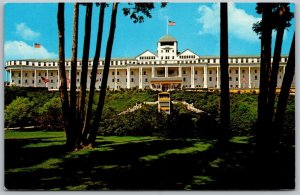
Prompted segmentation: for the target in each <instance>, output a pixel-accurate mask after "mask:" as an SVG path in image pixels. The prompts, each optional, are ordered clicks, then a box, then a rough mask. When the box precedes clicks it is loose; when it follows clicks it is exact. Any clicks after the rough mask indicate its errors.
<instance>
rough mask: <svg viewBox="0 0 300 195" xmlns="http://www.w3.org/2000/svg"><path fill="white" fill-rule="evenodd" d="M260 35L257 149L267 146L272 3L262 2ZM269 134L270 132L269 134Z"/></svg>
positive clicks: (260, 149)
mask: <svg viewBox="0 0 300 195" xmlns="http://www.w3.org/2000/svg"><path fill="white" fill-rule="evenodd" d="M262 4H263V13H262V36H261V62H260V83H259V95H258V120H257V132H256V135H257V136H256V138H257V147H258V148H259V149H258V151H261V152H262V153H264V152H263V151H262V150H263V148H265V147H267V146H269V143H268V140H269V139H268V137H267V136H268V134H269V132H270V127H268V126H267V125H266V124H267V123H266V110H267V97H268V86H269V77H270V65H271V40H272V26H271V19H272V18H271V15H272V4H270V3H262ZM269 135H270V134H269Z"/></svg>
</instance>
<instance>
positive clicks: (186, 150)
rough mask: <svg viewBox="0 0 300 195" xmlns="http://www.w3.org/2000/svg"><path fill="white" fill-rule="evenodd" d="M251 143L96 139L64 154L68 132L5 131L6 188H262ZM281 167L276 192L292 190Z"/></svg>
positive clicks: (287, 157) (242, 139)
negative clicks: (221, 145) (88, 145)
mask: <svg viewBox="0 0 300 195" xmlns="http://www.w3.org/2000/svg"><path fill="white" fill-rule="evenodd" d="M250 140H251V138H249V139H248V137H233V138H232V139H231V142H230V143H229V144H230V145H229V147H228V148H227V149H220V148H219V149H218V148H216V142H215V140H204V139H198V138H193V139H166V138H160V137H151V136H141V137H135V136H123V137H121V136H120V137H119V136H98V137H97V142H96V143H97V144H96V146H97V147H96V148H94V149H83V150H80V151H77V152H71V153H64V143H65V142H64V141H65V135H64V132H46V131H35V132H22V131H5V187H6V188H7V189H9V190H20V189H25V190H34V189H43V190H53V191H56V190H202V189H206V190H207V189H210V190H216V189H261V188H262V186H260V184H261V183H266V182H261V183H260V182H256V179H257V177H259V173H257V172H255V169H253V168H251V165H253V159H252V156H251V154H252V152H253V145H252V144H251V142H250ZM284 155H285V156H284V162H285V163H286V164H287V165H290V164H293V162H294V161H293V160H292V159H291V157H292V156H293V155H291V153H284ZM289 163H290V164H289ZM287 167H288V168H289V169H288V170H287V171H286V169H283V168H287ZM254 168H255V167H254ZM283 168H282V170H283V171H281V172H278V174H279V176H280V178H284V179H282V180H278V179H277V178H276V182H274V181H273V180H271V179H270V181H269V182H270V184H271V185H272V187H273V188H274V189H278V188H293V179H294V178H293V176H292V174H291V173H294V172H293V171H294V169H293V167H292V166H284V167H283ZM277 180H278V181H277ZM266 181H267V180H266Z"/></svg>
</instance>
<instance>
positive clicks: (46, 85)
mask: <svg viewBox="0 0 300 195" xmlns="http://www.w3.org/2000/svg"><path fill="white" fill-rule="evenodd" d="M46 72H47V77H46V79H49V72H48V69H47V70H46ZM48 83H49V82H47V83H46V87H47V88H48Z"/></svg>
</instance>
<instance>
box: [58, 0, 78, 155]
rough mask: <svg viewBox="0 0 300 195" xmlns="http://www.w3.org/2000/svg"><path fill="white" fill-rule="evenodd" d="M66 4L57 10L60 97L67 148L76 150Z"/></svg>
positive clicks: (62, 4)
mask: <svg viewBox="0 0 300 195" xmlns="http://www.w3.org/2000/svg"><path fill="white" fill-rule="evenodd" d="M64 14H65V4H64V3H58V10H57V25H58V44H59V46H58V50H59V52H58V53H59V63H58V66H59V77H60V82H61V84H60V87H59V90H60V99H61V104H62V113H63V120H64V126H65V132H66V137H67V143H66V147H67V150H74V147H75V144H74V136H73V134H72V132H71V129H70V118H69V117H70V115H69V100H68V91H67V79H66V69H65V29H64V27H65V18H64V17H65V16H64Z"/></svg>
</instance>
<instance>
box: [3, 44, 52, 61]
mask: <svg viewBox="0 0 300 195" xmlns="http://www.w3.org/2000/svg"><path fill="white" fill-rule="evenodd" d="M4 56H5V59H7V60H8V59H45V58H57V54H55V53H52V52H49V51H48V50H47V49H46V48H44V47H43V46H41V47H40V48H35V47H34V46H30V45H28V44H27V43H25V42H23V41H7V42H5V44H4Z"/></svg>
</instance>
